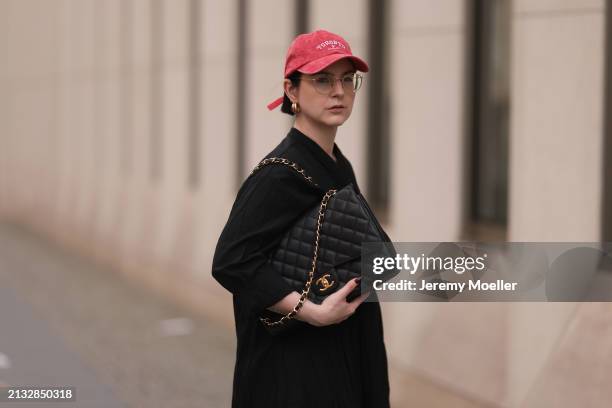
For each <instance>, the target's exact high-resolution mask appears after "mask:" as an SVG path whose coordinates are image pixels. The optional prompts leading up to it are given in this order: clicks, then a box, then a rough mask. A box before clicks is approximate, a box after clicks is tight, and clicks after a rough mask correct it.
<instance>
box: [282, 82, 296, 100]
mask: <svg viewBox="0 0 612 408" xmlns="http://www.w3.org/2000/svg"><path fill="white" fill-rule="evenodd" d="M283 88H284V89H285V94H286V95H287V96H288V97H289V99H291V101H292V102H293V101H297V99H298V87H297V86H295V85H293V83H292V82H291V80H290V79H286V78H285V81H284V82H283Z"/></svg>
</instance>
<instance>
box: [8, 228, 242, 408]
mask: <svg viewBox="0 0 612 408" xmlns="http://www.w3.org/2000/svg"><path fill="white" fill-rule="evenodd" d="M118 276H119V275H117V274H114V273H112V272H111V271H104V270H101V269H99V268H97V267H95V266H93V265H92V264H91V263H88V261H87V260H84V259H78V258H77V257H75V256H74V255H72V254H67V253H64V252H62V251H61V250H59V249H58V248H56V247H54V246H52V245H51V244H49V243H47V242H45V241H43V240H41V239H38V238H37V237H35V236H34V235H32V234H30V233H28V232H27V231H25V230H23V229H21V228H19V227H15V226H12V225H5V224H0V282H2V285H1V286H0V327H1V329H0V357H3V359H4V364H3V365H0V383H4V384H9V385H20V386H25V385H66V386H75V387H76V393H77V402H76V403H66V404H65V406H67V407H79V408H80V407H92V408H93V407H96V408H97V407H105V408H114V407H147V408H154V407H185V408H187V407H210V408H217V407H219V408H221V407H229V406H230V401H231V378H232V374H233V364H234V352H235V339H234V335H233V333H230V332H228V331H227V329H220V328H217V327H215V326H212V325H211V324H210V323H207V322H206V321H205V320H203V319H202V318H201V317H198V316H195V315H192V314H190V313H189V312H187V311H185V310H182V309H179V308H177V307H176V306H173V305H171V304H169V303H167V302H166V301H163V300H161V299H159V298H156V297H154V296H153V295H151V294H150V293H148V292H144V291H142V290H139V289H138V288H135V287H133V286H130V285H129V284H127V283H126V282H124V281H123V280H122V279H120V278H119V277H118ZM2 355H3V356H2ZM228 379H229V380H228ZM28 405H30V404H29V403H23V402H20V403H14V404H8V403H2V407H3V408H4V407H6V408H8V407H10V406H16V407H20V408H25V407H26V406H28ZM31 405H32V406H36V407H44V406H53V407H59V406H61V405H62V404H58V403H47V404H44V403H31Z"/></svg>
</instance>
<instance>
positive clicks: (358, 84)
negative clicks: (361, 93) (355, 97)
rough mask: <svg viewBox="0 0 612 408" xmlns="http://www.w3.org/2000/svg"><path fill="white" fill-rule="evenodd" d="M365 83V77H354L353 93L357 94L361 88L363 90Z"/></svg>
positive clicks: (356, 75) (357, 75) (355, 75)
mask: <svg viewBox="0 0 612 408" xmlns="http://www.w3.org/2000/svg"><path fill="white" fill-rule="evenodd" d="M362 81H363V77H362V76H361V75H359V74H357V73H356V74H354V75H353V91H355V92H357V91H358V90H359V88H361V82H362Z"/></svg>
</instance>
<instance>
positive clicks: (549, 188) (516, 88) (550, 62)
mask: <svg viewBox="0 0 612 408" xmlns="http://www.w3.org/2000/svg"><path fill="white" fill-rule="evenodd" d="M513 31H514V36H513V67H512V84H513V86H512V110H511V111H512V119H511V138H510V140H511V142H510V157H511V159H510V210H509V219H510V223H509V232H510V234H509V239H510V240H511V241H528V240H543V241H546V240H549V241H566V240H569V241H597V240H599V238H600V225H601V215H600V214H601V194H602V191H601V186H602V182H601V180H602V174H601V169H602V163H601V157H602V155H601V151H602V147H603V146H602V123H603V122H602V121H603V119H602V114H603V110H602V101H603V100H604V94H603V90H604V75H603V73H604V72H603V68H604V54H605V53H604V1H603V0H599V1H596V0H593V1H577V0H576V1H567V2H563V4H556V3H553V2H532V1H528V0H524V1H516V2H514V29H513ZM561 163H567V165H561ZM568 214H571V216H568Z"/></svg>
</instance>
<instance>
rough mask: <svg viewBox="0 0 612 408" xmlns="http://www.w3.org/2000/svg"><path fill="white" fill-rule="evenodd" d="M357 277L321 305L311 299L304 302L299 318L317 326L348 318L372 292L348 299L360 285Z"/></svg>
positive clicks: (335, 322)
mask: <svg viewBox="0 0 612 408" xmlns="http://www.w3.org/2000/svg"><path fill="white" fill-rule="evenodd" d="M357 279H359V278H355V279H352V280H350V281H349V282H347V283H346V285H344V286H343V287H342V288H340V289H338V291H336V292H334V293H332V294H331V295H329V296H328V297H327V298H326V299H325V300H324V301H323V303H321V304H320V305H317V304H316V303H313V302H310V301H306V302H304V305H303V306H302V308H301V309H300V311H298V313H297V318H298V319H300V320H303V321H305V322H307V323H310V324H311V325H313V326H317V327H321V326H329V325H331V324H337V323H340V322H342V321H344V320H346V319H348V318H349V317H350V316H351V315H352V314H353V313H355V311H356V310H357V308H358V307H359V305H360V304H361V303H363V301H364V300H365V299H366V298H367V297H368V295H369V294H370V292H366V293H362V294H361V295H360V296H359V297H358V298H356V299H353V301H351V302H347V301H346V297H347V296H348V294H349V293H351V292H352V291H353V289H355V288H356V287H357V286H358V285H359V282H358V280H357Z"/></svg>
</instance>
